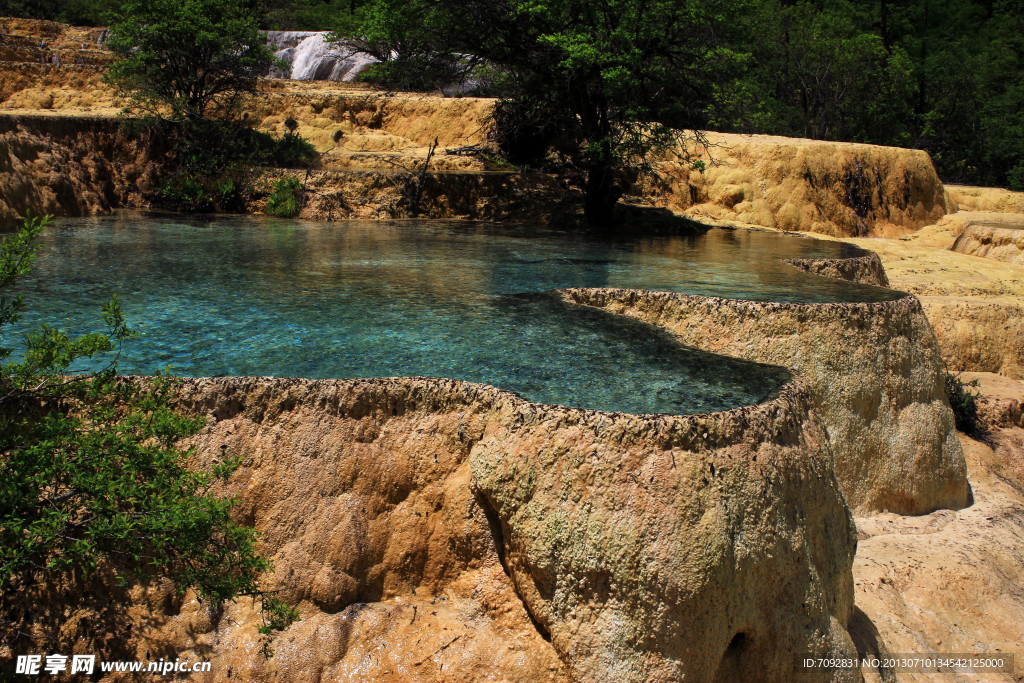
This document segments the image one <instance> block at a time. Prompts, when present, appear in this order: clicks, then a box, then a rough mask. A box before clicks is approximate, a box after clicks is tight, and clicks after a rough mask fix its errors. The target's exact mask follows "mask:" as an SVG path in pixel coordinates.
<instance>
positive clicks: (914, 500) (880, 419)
mask: <svg viewBox="0 0 1024 683" xmlns="http://www.w3.org/2000/svg"><path fill="white" fill-rule="evenodd" d="M564 295H565V297H566V298H567V299H568V300H569V301H571V302H573V303H581V304H585V305H589V306H597V307H600V308H605V309H607V310H610V311H613V312H616V313H623V314H626V315H630V316H633V317H636V318H639V319H641V320H645V321H647V322H652V323H655V324H658V325H661V326H663V327H666V328H668V329H669V330H671V331H673V332H674V333H676V334H677V335H678V336H679V338H680V339H681V340H682V341H683V343H685V344H689V345H691V346H695V347H698V348H701V349H705V350H708V351H713V352H716V353H724V354H727V355H734V356H738V357H740V358H745V359H747V360H753V361H758V362H762V363H772V364H775V365H782V366H785V367H790V368H793V369H795V370H796V371H797V372H799V373H800V374H801V375H802V376H803V377H804V378H805V379H806V381H807V383H808V386H809V390H810V392H811V395H812V397H813V401H814V406H815V408H816V409H817V410H818V411H820V418H821V422H822V425H823V426H824V429H825V433H826V438H827V440H828V442H829V443H830V444H831V447H832V450H833V453H834V455H835V459H836V463H835V468H836V475H837V476H838V478H839V482H840V484H841V486H842V487H843V493H844V495H845V496H846V499H847V501H848V502H849V504H850V506H851V507H853V508H854V510H856V511H858V512H869V511H879V510H886V511H891V512H898V513H900V514H922V513H926V512H930V511H932V510H935V509H938V508H960V507H963V506H964V505H966V504H967V502H968V499H969V487H968V485H967V479H966V469H965V465H964V459H963V451H962V450H961V448H960V444H959V442H958V441H957V440H956V431H955V427H954V424H953V415H952V412H951V411H950V409H949V403H948V401H947V399H946V397H945V392H944V389H943V384H942V362H941V358H940V355H939V348H938V344H937V342H936V340H935V335H934V334H933V333H932V331H931V328H930V327H929V325H928V320H927V319H926V318H925V316H924V312H923V310H922V308H921V304H920V303H919V302H918V301H917V299H915V298H914V297H905V298H902V299H898V300H896V301H887V302H877V303H857V304H813V305H808V304H778V303H768V302H756V301H738V300H733V299H717V298H708V297H696V296H688V295H684V294H677V293H669V292H647V291H641V290H613V289H604V290H587V289H570V290H564Z"/></svg>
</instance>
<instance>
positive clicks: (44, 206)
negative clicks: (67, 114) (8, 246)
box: [0, 116, 160, 225]
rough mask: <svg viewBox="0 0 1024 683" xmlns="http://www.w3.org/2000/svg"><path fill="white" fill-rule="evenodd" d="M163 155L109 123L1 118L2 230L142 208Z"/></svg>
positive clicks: (112, 121)
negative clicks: (32, 219) (29, 218)
mask: <svg viewBox="0 0 1024 683" xmlns="http://www.w3.org/2000/svg"><path fill="white" fill-rule="evenodd" d="M159 156H160V150H159V149H157V148H156V147H154V146H153V145H151V144H150V143H149V141H148V139H147V137H146V136H145V135H138V134H132V133H130V132H126V131H124V130H122V128H121V122H120V121H118V120H117V119H109V118H94V119H83V118H74V119H68V118H58V117H43V116H35V117H20V116H0V225H4V224H8V225H9V224H12V223H13V222H14V221H15V220H16V219H17V217H18V216H19V215H23V214H24V213H26V212H28V211H32V212H35V213H45V214H54V215H58V216H85V215H90V214H96V213H102V212H106V211H109V210H110V209H111V208H115V207H119V206H138V205H140V204H142V196H141V193H142V192H144V191H145V190H146V189H148V188H150V187H152V186H153V185H154V184H155V182H156V176H155V172H156V164H155V163H154V160H155V159H159Z"/></svg>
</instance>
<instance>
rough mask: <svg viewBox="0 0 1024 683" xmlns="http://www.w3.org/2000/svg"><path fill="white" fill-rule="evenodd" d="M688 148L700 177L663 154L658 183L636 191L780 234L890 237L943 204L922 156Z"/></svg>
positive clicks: (779, 142) (735, 138)
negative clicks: (699, 167)
mask: <svg viewBox="0 0 1024 683" xmlns="http://www.w3.org/2000/svg"><path fill="white" fill-rule="evenodd" d="M708 140H709V142H710V143H711V146H710V147H709V148H708V149H707V150H706V151H705V150H704V149H703V148H700V147H694V148H693V149H691V150H690V152H691V153H692V154H694V155H695V156H696V157H697V158H700V159H701V160H703V161H704V162H705V165H706V168H705V170H704V171H703V172H700V171H696V170H692V169H691V166H690V163H689V162H687V161H684V160H680V159H678V158H672V157H671V156H667V157H666V158H665V159H664V160H663V161H661V162H660V163H658V164H656V168H657V170H658V172H659V173H660V174H662V176H663V179H662V181H661V182H660V183H657V184H652V185H650V186H647V187H643V188H639V189H640V190H641V192H640V193H641V194H645V195H651V196H654V197H655V198H656V199H657V201H658V202H659V203H660V204H661V205H664V206H667V207H668V208H670V209H672V210H673V211H679V212H683V213H688V214H691V215H695V216H702V215H704V216H710V217H712V218H716V219H725V220H733V221H739V222H742V223H746V224H751V225H760V226H764V227H769V228H778V229H780V230H794V231H806V232H817V233H823V234H827V235H836V236H849V237H858V236H872V237H889V236H896V235H901V234H906V233H909V232H912V231H914V230H916V229H917V228H920V227H922V226H925V225H929V224H931V223H934V222H935V221H937V220H938V219H939V218H941V217H942V216H944V215H945V214H946V212H947V201H946V196H945V192H944V189H943V187H942V183H941V182H940V181H939V177H938V175H937V174H936V173H935V168H934V166H933V165H932V161H931V158H930V157H929V156H928V154H927V152H924V151H922V150H912V149H902V148H898V147H880V146H877V145H865V144H855V143H844V142H826V141H822V140H804V139H799V138H784V137H777V136H771V135H734V134H725V133H709V134H708Z"/></svg>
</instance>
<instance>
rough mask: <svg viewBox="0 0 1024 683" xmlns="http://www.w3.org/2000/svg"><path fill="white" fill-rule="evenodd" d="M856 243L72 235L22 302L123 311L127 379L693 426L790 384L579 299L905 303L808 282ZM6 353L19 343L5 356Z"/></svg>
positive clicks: (534, 233)
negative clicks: (433, 400)
mask: <svg viewBox="0 0 1024 683" xmlns="http://www.w3.org/2000/svg"><path fill="white" fill-rule="evenodd" d="M846 249H848V247H845V245H841V244H839V243H834V242H824V241H817V240H809V239H803V238H796V237H787V236H783V235H778V234H774V233H763V232H752V231H742V230H722V229H713V230H709V231H707V232H706V233H703V234H699V235H698V234H695V235H689V236H668V237H665V236H660V237H645V238H632V239H627V238H618V239H597V238H594V237H593V236H587V237H582V236H580V235H577V234H573V233H571V232H559V231H554V230H542V229H528V228H525V227H514V226H507V225H494V224H482V223H465V222H462V223H460V222H444V221H429V222H428V221H392V222H378V221H350V222H337V223H314V222H302V221H287V220H276V219H259V218H218V219H213V220H211V219H193V218H182V217H178V216H175V217H172V218H169V217H143V216H140V215H138V214H124V215H119V216H114V217H103V218H89V219H66V220H61V221H60V222H59V223H57V224H55V225H54V226H52V227H51V228H50V230H49V232H48V234H47V235H46V236H45V240H44V245H43V248H42V250H41V253H40V256H39V259H38V261H37V264H36V269H35V271H34V272H33V274H32V275H31V276H29V277H27V278H25V279H24V280H23V281H22V282H21V284H20V285H19V291H21V292H23V293H24V294H25V295H26V303H27V307H28V309H29V313H30V315H28V316H26V318H25V319H24V320H23V321H22V322H21V323H20V324H19V327H18V328H12V329H10V330H8V331H7V332H6V333H5V336H7V337H10V335H11V333H12V332H14V333H18V332H24V331H25V330H27V329H30V328H31V327H34V326H35V325H37V324H38V323H41V322H48V323H50V324H53V325H55V326H58V327H60V328H62V329H64V330H66V331H68V332H74V333H82V332H86V331H95V330H98V329H101V325H100V324H99V305H100V303H101V302H103V301H105V300H108V299H109V298H110V297H111V296H112V295H114V294H117V295H118V296H119V298H120V300H121V303H122V307H123V309H124V312H125V315H126V317H127V319H128V321H129V323H130V325H131V326H132V327H133V328H134V329H136V330H137V331H138V332H139V337H138V338H137V339H135V340H132V341H131V342H128V343H127V344H126V346H125V347H124V349H123V350H122V353H121V355H120V359H119V365H118V367H119V369H120V371H121V372H122V373H126V374H127V373H152V372H154V371H156V370H158V369H163V368H170V369H171V370H172V371H173V372H175V373H177V374H181V375H187V376H219V375H270V376H282V377H283V376H288V377H310V378H352V377H398V376H432V377H450V378H455V379H462V380H470V381H475V382H483V383H486V384H491V385H495V386H498V387H501V388H504V389H510V390H512V391H515V392H517V393H519V394H521V395H522V396H524V397H525V398H527V399H529V400H533V401H539V402H543V403H555V404H563V405H570V406H576V407H583V408H592V409H598V410H614V411H625V412H633V413H673V414H683V413H694V412H707V411H712V410H722V409H728V408H733V407H736V406H740V405H748V404H750V403H754V402H756V401H758V400H760V399H761V398H763V397H764V396H765V395H766V394H769V393H770V392H771V391H772V390H773V389H775V388H776V387H777V386H778V385H779V384H780V383H782V382H783V381H785V379H786V375H785V372H783V371H781V370H780V369H778V368H770V367H765V366H760V365H756V364H752V363H746V362H743V361H737V360H733V359H729V358H724V357H721V356H717V355H714V354H709V353H704V352H701V351H697V350H694V349H689V348H686V347H683V346H681V345H679V344H678V343H676V342H675V341H674V340H673V339H672V338H670V336H669V335H668V334H666V333H664V332H661V331H659V330H657V329H656V328H653V327H651V326H649V325H646V324H643V323H639V322H636V321H632V320H629V319H626V318H624V317H622V316H616V315H612V314H609V313H606V312H604V311H600V310H594V309H588V308H586V307H580V306H572V305H569V304H565V303H563V302H562V301H561V300H559V299H558V298H557V296H555V295H554V294H552V293H551V292H552V290H554V289H557V288H561V287H630V288H643V289H654V290H666V291H679V292H688V293H694V294H703V295H712V296H724V297H733V298H743V299H758V300H771V301H802V302H824V301H870V300H877V299H889V298H893V297H894V296H896V294H895V293H893V292H891V291H890V290H885V289H880V288H876V287H865V286H859V285H853V284H851V283H846V282H841V281H837V280H830V279H825V278H820V277H816V276H812V275H808V274H806V273H802V272H800V271H798V270H796V269H794V268H791V267H789V266H786V265H785V264H783V263H781V259H783V258H791V257H805V258H806V257H835V256H839V255H841V254H843V253H844V250H846ZM5 341H7V343H12V342H11V341H9V340H5Z"/></svg>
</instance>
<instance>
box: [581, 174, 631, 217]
mask: <svg viewBox="0 0 1024 683" xmlns="http://www.w3.org/2000/svg"><path fill="white" fill-rule="evenodd" d="M621 196H622V188H621V187H619V185H618V183H616V182H615V169H614V167H613V166H612V164H611V163H609V162H603V163H602V162H600V161H595V162H593V163H591V164H590V165H589V167H588V168H587V181H586V186H585V187H584V191H583V219H584V220H585V221H586V224H587V227H589V228H598V229H601V230H607V229H609V228H612V227H614V226H615V205H616V204H617V203H618V201H619V198H620V197H621Z"/></svg>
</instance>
